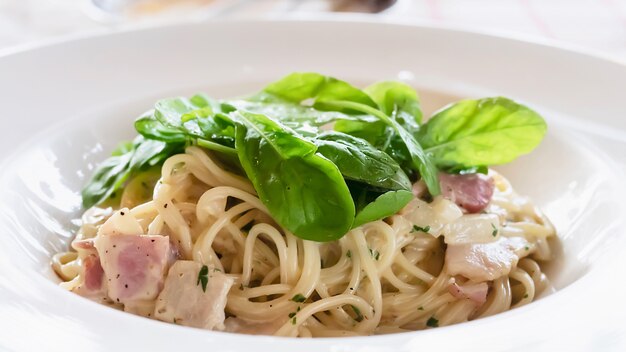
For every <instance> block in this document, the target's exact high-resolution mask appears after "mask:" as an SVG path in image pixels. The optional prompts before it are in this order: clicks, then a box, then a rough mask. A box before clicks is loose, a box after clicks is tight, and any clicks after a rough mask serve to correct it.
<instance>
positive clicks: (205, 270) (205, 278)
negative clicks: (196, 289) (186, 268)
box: [196, 265, 209, 292]
mask: <svg viewBox="0 0 626 352" xmlns="http://www.w3.org/2000/svg"><path fill="white" fill-rule="evenodd" d="M208 283H209V267H208V266H206V265H203V266H202V268H200V271H199V272H198V280H197V281H196V286H199V285H202V292H206V285H207V284H208Z"/></svg>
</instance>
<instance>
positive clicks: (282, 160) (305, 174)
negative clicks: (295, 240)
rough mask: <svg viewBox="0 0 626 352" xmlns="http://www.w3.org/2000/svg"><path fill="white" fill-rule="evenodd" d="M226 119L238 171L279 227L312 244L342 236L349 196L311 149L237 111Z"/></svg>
mask: <svg viewBox="0 0 626 352" xmlns="http://www.w3.org/2000/svg"><path fill="white" fill-rule="evenodd" d="M231 116H232V118H233V120H234V121H235V122H236V144H235V145H236V149H237V153H238V155H239V160H240V162H241V165H242V166H243V169H244V170H245V172H246V174H247V176H248V178H249V179H250V180H251V181H252V184H253V185H254V188H255V189H256V191H257V193H258V195H259V198H260V199H261V201H262V202H263V203H264V204H265V206H267V208H268V209H269V211H270V212H271V214H272V216H273V217H274V219H275V220H276V221H277V222H278V223H279V224H281V225H282V226H284V227H286V228H287V229H288V230H289V231H291V232H293V233H294V234H295V235H297V236H299V237H301V238H304V239H307V240H314V241H332V240H336V239H338V238H340V237H342V236H343V235H344V234H345V233H346V232H348V230H349V229H350V226H351V225H352V220H353V219H354V203H353V202H352V198H351V196H350V191H349V190H348V187H347V185H346V183H345V181H344V179H343V176H342V175H341V173H340V171H339V169H338V168H337V166H335V164H333V163H332V162H331V161H329V160H328V159H326V158H324V157H322V156H321V155H319V154H317V153H316V150H317V148H316V146H315V144H313V143H311V142H309V141H307V140H305V139H304V138H302V137H300V136H298V135H297V134H296V133H295V132H293V131H292V130H290V129H289V128H287V127H285V126H282V125H280V123H278V122H276V121H274V120H272V119H271V118H269V117H267V116H265V115H261V114H254V113H250V112H246V111H238V112H235V113H232V114H231Z"/></svg>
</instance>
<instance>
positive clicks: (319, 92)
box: [263, 72, 378, 113]
mask: <svg viewBox="0 0 626 352" xmlns="http://www.w3.org/2000/svg"><path fill="white" fill-rule="evenodd" d="M263 91H264V92H265V93H267V94H270V95H273V96H275V97H279V98H281V99H283V100H286V101H291V102H295V103H298V104H301V105H305V106H313V107H314V108H317V109H319V110H327V111H339V112H343V113H355V112H356V113H360V112H362V111H360V110H352V109H350V108H343V107H336V106H328V105H326V104H325V102H326V101H334V100H345V101H351V102H354V103H359V104H363V105H366V106H369V107H372V108H377V107H378V106H377V105H376V103H375V102H374V101H373V100H372V98H370V96H369V95H367V94H366V93H365V92H363V91H362V90H360V89H358V88H356V87H353V86H352V85H350V84H349V83H347V82H344V81H341V80H338V79H336V78H333V77H329V76H324V75H320V74H319V73H312V72H307V73H298V72H296V73H292V74H290V75H288V76H286V77H284V78H283V79H281V80H279V81H276V82H274V83H270V84H269V85H268V86H266V87H265V88H264V89H263ZM310 99H313V101H306V100H310Z"/></svg>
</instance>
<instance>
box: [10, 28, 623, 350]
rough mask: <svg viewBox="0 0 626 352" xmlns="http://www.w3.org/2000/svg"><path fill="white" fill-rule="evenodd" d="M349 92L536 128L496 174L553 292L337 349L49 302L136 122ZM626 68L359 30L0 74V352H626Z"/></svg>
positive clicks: (25, 63) (267, 31) (221, 39)
mask: <svg viewBox="0 0 626 352" xmlns="http://www.w3.org/2000/svg"><path fill="white" fill-rule="evenodd" d="M309 70H310V71H319V72H323V73H326V74H330V75H335V76H338V77H341V78H343V79H346V80H349V81H352V82H357V83H359V82H361V83H368V82H372V81H376V80H381V79H394V78H401V79H404V80H406V81H408V82H409V83H411V84H413V85H415V86H416V87H418V89H419V90H420V91H421V92H422V96H423V100H424V101H425V102H426V105H427V109H428V110H432V109H433V108H434V107H436V106H440V105H442V104H443V103H445V102H447V101H450V100H451V99H453V98H454V97H478V96H486V95H504V96H509V97H513V98H515V99H518V100H521V101H523V102H525V103H527V104H528V105H530V106H532V107H533V108H535V109H536V110H538V111H539V112H541V113H542V114H543V115H544V116H545V117H546V119H547V120H548V124H549V133H548V135H547V137H546V139H545V141H544V142H543V144H542V145H541V146H540V147H539V148H538V149H537V150H536V151H535V152H533V153H532V154H531V155H529V156H525V157H523V158H520V159H519V160H517V161H516V162H514V163H512V164H510V165H507V166H505V167H502V168H500V170H501V171H502V172H504V173H505V175H506V176H508V177H509V178H510V179H511V181H512V182H513V185H514V186H515V187H516V188H517V190H518V191H519V192H520V193H522V194H527V195H529V196H531V197H532V198H534V200H535V201H536V203H538V204H539V205H540V206H541V207H542V208H543V209H544V210H545V212H546V213H547V215H548V216H549V217H550V218H551V219H552V220H553V221H554V224H555V225H556V227H557V229H558V230H559V236H560V238H561V239H562V243H563V253H562V254H561V255H560V257H559V259H558V260H557V261H556V262H555V263H554V264H553V265H552V266H551V267H550V270H549V276H550V278H551V279H552V281H553V284H554V286H555V288H556V289H557V292H556V293H554V294H551V295H548V296H547V297H544V298H542V299H540V300H538V301H537V302H535V303H533V304H530V305H528V306H525V307H522V308H519V309H514V310H512V311H510V312H506V313H503V314H500V315H497V316H493V317H490V318H486V319H481V320H477V321H473V322H469V323H464V324H459V325H455V326H451V327H444V328H437V329H430V330H428V331H417V332H412V333H404V334H395V335H386V336H373V337H363V338H341V339H300V340H297V339H286V338H274V337H257V336H245V335H234V334H226V333H219V332H212V331H204V330H199V329H192V328H185V327H180V326H176V325H171V324H165V323H161V322H158V321H153V320H148V319H144V318H140V317H137V316H133V315H130V314H127V313H123V312H119V311H116V310H113V309H110V308H107V307H104V306H101V305H98V304H96V303H93V302H91V301H88V300H86V299H83V298H81V297H79V296H77V295H74V294H72V293H69V292H65V291H64V290H62V289H61V288H59V287H58V286H57V282H58V279H57V278H56V277H55V276H54V274H53V272H52V271H51V269H50V266H49V261H50V257H51V255H52V254H53V253H55V252H57V251H60V250H63V249H65V248H66V247H67V245H68V243H69V241H70V240H71V238H72V231H73V230H74V229H75V226H74V225H72V223H71V219H73V218H75V217H76V216H77V215H78V214H79V213H80V197H79V194H78V192H79V190H80V188H81V186H82V185H83V184H84V182H85V178H86V177H88V176H89V175H90V174H91V172H92V170H93V167H94V165H95V164H97V163H98V162H99V161H101V160H103V159H104V158H105V157H106V156H107V155H108V153H109V152H110V151H111V149H112V148H113V146H114V145H115V144H116V143H117V142H119V141H121V140H123V139H128V138H130V137H132V136H133V135H134V132H133V129H132V121H133V119H134V118H135V117H136V116H137V115H138V114H140V113H141V112H143V111H144V110H146V109H148V108H149V107H150V106H151V104H152V103H153V102H154V101H155V100H156V99H158V98H160V97H166V96H171V95H186V94H191V93H193V92H196V91H205V92H207V93H209V94H210V95H215V96H218V97H225V96H231V95H236V94H242V93H247V92H251V91H254V90H255V89H258V88H259V87H261V86H262V84H263V83H266V82H269V81H271V80H274V79H277V78H279V77H281V76H282V75H283V74H286V73H289V72H291V71H309ZM625 92H626V67H625V66H623V65H621V64H619V63H614V62H610V61H606V60H603V59H600V58H596V57H592V56H588V55H585V54H581V53H577V52H572V51H567V50H564V49H559V48H555V47H551V46H547V45H540V44H533V43H529V42H525V41H519V40H510V39H504V38H498V37H493V36H487V35H483V34H477V33H469V32H463V31H457V30H451V29H443V28H433V27H420V26H410V25H391V24H375V23H369V22H348V23H346V22H335V21H299V22H290V21H284V22H275V21H273V22H212V23H201V24H186V25H175V26H169V27H161V28H153V29H141V30H133V31H126V32H120V33H116V34H110V35H105V36H96V37H87V38H81V39H77V40H72V41H67V42H61V43H58V44H55V45H49V46H45V47H40V48H36V49H33V50H27V51H20V52H16V53H11V54H6V55H4V56H2V57H0V100H1V101H2V104H1V105H0V106H1V109H0V111H1V113H2V120H1V121H2V124H3V127H4V128H3V129H2V131H3V133H2V138H0V148H1V149H0V150H1V152H0V153H1V154H0V155H1V157H0V158H1V159H0V165H1V167H2V175H1V178H2V183H1V185H2V187H0V231H1V232H2V233H1V236H0V317H2V319H0V348H2V349H7V350H23V351H34V350H47V351H53V350H64V351H67V350H72V349H79V348H80V349H81V350H113V349H119V350H131V349H136V350H148V349H149V350H153V351H156V350H159V351H161V350H163V351H172V350H183V349H184V348H189V349H190V350H191V349H193V350H198V349H206V350H211V351H251V350H254V351H256V350H262V351H265V350H267V351H289V352H293V351H321V350H332V351H424V350H428V349H432V348H443V349H444V350H464V351H467V350H473V349H476V350H478V349H480V350H484V349H485V348H486V349H488V350H526V349H532V350H538V349H542V350H543V349H551V348H554V349H558V350H565V349H567V350H569V351H572V350H591V349H593V350H626V300H624V298H623V292H624V289H626V284H624V280H623V278H622V275H621V274H620V273H621V270H623V268H626V230H625V228H626V227H625V225H626V221H625V219H624V218H625V215H626V212H625V209H626V207H625V205H624V203H625V202H624V199H625V197H626V190H625V187H624V181H623V180H624V177H625V176H626V175H625V172H624V171H625V170H626V168H625V165H626V149H625V147H626V108H625V106H626V105H625V104H624V94H625Z"/></svg>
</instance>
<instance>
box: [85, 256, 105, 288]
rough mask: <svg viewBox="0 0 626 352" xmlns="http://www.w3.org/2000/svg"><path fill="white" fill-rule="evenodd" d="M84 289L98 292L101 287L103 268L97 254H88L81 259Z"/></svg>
mask: <svg viewBox="0 0 626 352" xmlns="http://www.w3.org/2000/svg"><path fill="white" fill-rule="evenodd" d="M83 266H84V270H85V271H84V275H85V279H84V280H85V285H84V287H85V289H87V290H88V291H89V292H93V293H96V292H100V290H101V289H102V280H103V279H104V270H103V269H102V265H100V258H98V255H97V254H90V255H88V256H87V257H85V259H83Z"/></svg>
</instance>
